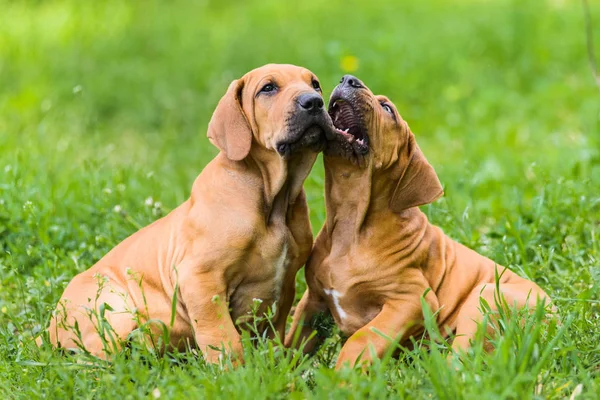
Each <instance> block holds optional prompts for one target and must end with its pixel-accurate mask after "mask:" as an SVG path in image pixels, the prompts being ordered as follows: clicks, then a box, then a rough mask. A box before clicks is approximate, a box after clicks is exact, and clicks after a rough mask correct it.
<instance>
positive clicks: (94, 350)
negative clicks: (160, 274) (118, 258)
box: [48, 274, 137, 359]
mask: <svg viewBox="0 0 600 400" xmlns="http://www.w3.org/2000/svg"><path fill="white" fill-rule="evenodd" d="M102 309H104V316H103V317H101V314H102ZM133 310H134V307H133V302H132V301H131V298H130V297H129V296H128V295H127V292H125V290H123V289H122V288H120V287H119V286H117V285H115V284H113V283H111V282H107V283H106V284H102V283H101V282H99V280H98V279H97V278H95V277H93V276H89V275H87V274H84V275H78V276H77V277H75V278H74V279H73V280H72V281H71V282H70V283H69V285H68V286H67V288H66V289H65V292H64V293H63V295H62V297H61V299H60V301H59V303H58V305H57V308H56V310H55V312H54V314H53V316H52V319H51V321H50V326H49V328H48V333H49V336H50V342H51V343H52V344H53V345H54V346H56V347H62V348H65V349H82V348H83V349H85V350H86V351H89V352H90V353H91V354H93V355H95V356H97V357H100V358H104V359H106V358H108V356H109V355H110V354H112V353H114V352H116V351H118V350H119V349H120V347H121V346H122V343H123V342H124V341H125V339H126V338H127V336H128V335H129V333H130V332H131V331H132V330H134V329H135V328H136V325H137V322H136V318H135V312H134V311H133Z"/></svg>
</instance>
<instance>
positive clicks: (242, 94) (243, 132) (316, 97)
mask: <svg viewBox="0 0 600 400" xmlns="http://www.w3.org/2000/svg"><path fill="white" fill-rule="evenodd" d="M332 134H333V126H332V124H331V119H330V118H329V116H328V114H327V112H326V111H325V108H324V107H323V95H322V93H321V85H320V84H319V80H318V79H317V77H316V75H315V74H313V73H312V72H310V71H309V70H307V69H306V68H301V67H296V66H294V65H281V64H269V65H265V66H263V67H260V68H257V69H255V70H252V71H250V72H248V73H247V74H246V75H244V76H243V77H241V78H240V79H237V80H235V81H233V82H232V83H231V85H229V89H228V90H227V93H225V96H223V98H222V99H221V100H220V101H219V104H218V105H217V108H216V110H215V112H214V113H213V116H212V119H211V121H210V123H209V125H208V137H209V139H210V141H211V142H212V143H213V144H214V145H215V146H217V147H218V148H219V149H220V150H221V151H222V152H223V153H225V155H227V157H228V158H229V159H231V160H242V159H243V158H245V157H246V156H247V155H248V153H249V152H250V148H251V147H252V142H255V143H256V144H257V145H259V146H261V147H263V148H266V149H268V150H272V151H274V152H277V153H278V154H279V155H280V156H281V157H283V158H288V157H290V156H292V155H293V154H296V153H298V152H300V151H304V150H309V151H320V150H322V148H323V146H324V143H325V135H328V136H329V137H331V135H332Z"/></svg>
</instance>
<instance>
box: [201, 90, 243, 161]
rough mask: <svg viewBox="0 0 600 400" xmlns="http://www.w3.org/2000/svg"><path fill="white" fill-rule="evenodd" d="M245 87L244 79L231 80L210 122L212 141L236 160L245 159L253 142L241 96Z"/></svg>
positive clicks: (228, 156) (209, 132)
mask: <svg viewBox="0 0 600 400" xmlns="http://www.w3.org/2000/svg"><path fill="white" fill-rule="evenodd" d="M243 88H244V80H243V79H238V80H235V81H233V82H231V85H229V89H227V93H225V96H223V97H222V98H221V100H219V104H217V108H216V109H215V112H214V113H213V115H212V118H211V119H210V122H209V123H208V139H209V140H210V142H211V143H212V144H214V145H215V146H217V147H218V148H219V149H220V150H221V151H222V152H224V153H225V155H227V158H229V159H230V160H234V161H239V160H242V159H244V158H245V157H246V156H247V155H248V153H249V152H250V145H251V144H252V130H251V129H250V124H248V120H247V119H246V115H245V114H244V111H243V110H242V101H241V98H240V97H241V95H242V89H243Z"/></svg>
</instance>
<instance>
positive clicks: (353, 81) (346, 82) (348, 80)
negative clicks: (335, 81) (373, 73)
mask: <svg viewBox="0 0 600 400" xmlns="http://www.w3.org/2000/svg"><path fill="white" fill-rule="evenodd" d="M340 84H341V85H342V86H349V87H351V88H354V89H360V88H362V87H365V85H363V83H362V82H361V81H360V79H358V78H357V77H355V76H352V75H344V76H343V77H342V80H341V81H340Z"/></svg>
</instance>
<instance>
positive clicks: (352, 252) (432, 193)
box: [286, 75, 550, 368]
mask: <svg viewBox="0 0 600 400" xmlns="http://www.w3.org/2000/svg"><path fill="white" fill-rule="evenodd" d="M329 115H330V116H331V119H332V121H333V123H334V125H335V128H336V129H335V133H336V135H335V138H334V139H333V140H330V141H329V142H328V144H327V147H326V149H325V151H324V154H325V157H324V163H325V203H326V208H327V218H326V221H325V225H324V226H323V228H322V230H321V232H320V233H319V235H318V237H317V239H316V241H315V245H314V247H313V251H312V254H311V256H310V258H309V261H308V263H307V265H306V269H305V274H306V282H307V285H308V289H307V291H306V292H305V293H304V296H303V297H302V300H301V301H300V303H299V304H298V307H297V309H296V311H295V313H294V321H293V324H292V328H291V330H290V332H289V333H288V335H287V337H286V345H288V346H291V345H293V344H294V343H301V342H302V341H303V340H304V339H307V338H308V337H309V336H310V335H311V333H312V331H313V329H312V328H311V321H312V320H313V318H314V317H315V316H316V315H317V314H320V313H323V312H325V313H331V314H332V316H333V318H334V319H335V322H336V323H337V325H338V326H339V327H340V329H341V331H342V332H343V333H344V334H345V335H346V336H348V337H349V339H348V340H347V342H346V343H345V345H344V346H343V348H342V351H341V353H340V355H339V357H338V361H337V366H336V368H339V367H341V366H342V365H344V364H345V363H349V364H350V365H354V364H355V363H356V362H357V361H359V360H360V361H361V362H365V363H368V362H370V360H371V357H372V356H373V355H376V356H377V357H381V356H382V355H383V354H384V353H385V352H386V351H387V349H388V348H389V346H390V345H391V344H390V340H389V339H388V338H392V339H397V340H399V342H400V343H403V342H406V341H407V340H408V339H409V338H410V336H413V335H419V334H421V333H422V332H423V329H424V328H423V325H422V320H423V310H422V306H421V297H422V296H423V295H424V294H425V301H426V302H427V304H428V306H429V307H430V308H431V310H432V311H433V312H437V323H438V325H439V326H440V327H442V328H443V329H441V331H442V332H443V333H446V332H448V331H451V332H454V333H455V335H456V336H455V338H454V340H453V343H452V347H453V349H454V350H460V349H466V348H468V347H469V346H470V340H471V339H473V338H474V335H475V333H476V331H477V328H478V324H479V322H481V321H482V319H483V316H482V313H481V311H480V309H479V306H480V298H483V299H484V300H486V301H487V303H488V304H489V305H490V307H491V308H492V309H495V305H496V302H495V296H497V293H496V285H495V283H496V282H495V281H496V276H500V278H499V290H500V292H501V295H502V296H504V298H505V300H506V302H507V304H508V305H510V306H513V305H516V306H517V307H518V308H524V307H527V306H528V307H535V306H536V304H537V303H538V302H540V301H544V302H545V303H549V302H550V299H549V297H548V295H547V294H546V293H544V291H543V290H542V289H541V288H539V287H538V286H537V285H536V284H535V283H533V282H531V281H529V280H527V279H524V278H522V277H520V276H518V275H517V274H515V273H514V272H512V271H510V270H508V269H505V268H504V267H501V266H499V265H497V264H496V263H495V262H494V261H492V260H490V259H488V258H486V257H484V256H482V255H480V254H478V253H476V252H475V251H473V250H471V249H469V248H467V247H465V246H463V245H461V244H460V243H457V242H455V241H454V240H452V239H450V238H449V237H448V236H446V235H445V234H444V233H443V232H442V230H441V229H440V228H438V227H436V226H434V225H432V224H430V223H429V221H428V220H427V217H426V216H425V214H424V213H422V212H421V211H420V210H419V208H418V207H419V206H421V205H424V204H428V203H431V202H433V201H434V200H436V199H437V198H439V197H440V196H441V195H442V194H443V189H442V186H441V184H440V182H439V180H438V177H437V175H436V173H435V171H434V169H433V167H432V166H431V165H430V164H429V163H428V162H427V160H426V159H425V156H424V155H423V153H422V152H421V150H420V149H419V146H418V145H417V143H416V141H415V137H414V135H413V133H412V132H411V131H410V129H409V127H408V125H407V123H406V122H405V121H404V120H403V119H402V117H401V116H400V115H399V114H398V111H397V110H396V107H395V106H394V105H393V104H392V102H391V101H390V100H389V99H388V98H386V97H385V96H376V95H374V94H373V93H372V92H371V90H369V88H367V87H366V86H365V85H364V84H363V83H362V82H361V81H360V80H358V79H357V78H355V77H353V76H350V75H347V76H345V77H344V78H343V79H342V81H341V83H340V84H339V85H338V86H337V87H336V89H335V90H334V92H333V93H332V95H331V100H330V103H329ZM303 321H305V323H302V324H300V323H301V322H303ZM446 328H449V329H446ZM382 334H383V335H382ZM385 336H387V337H388V338H386V337H385ZM319 340H320V339H319V338H318V337H314V338H312V339H311V340H310V341H309V342H308V343H307V344H306V346H305V350H306V351H311V350H312V349H313V348H314V347H315V345H317V344H318V342H319ZM372 350H374V351H372Z"/></svg>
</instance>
